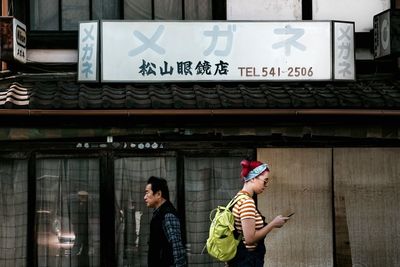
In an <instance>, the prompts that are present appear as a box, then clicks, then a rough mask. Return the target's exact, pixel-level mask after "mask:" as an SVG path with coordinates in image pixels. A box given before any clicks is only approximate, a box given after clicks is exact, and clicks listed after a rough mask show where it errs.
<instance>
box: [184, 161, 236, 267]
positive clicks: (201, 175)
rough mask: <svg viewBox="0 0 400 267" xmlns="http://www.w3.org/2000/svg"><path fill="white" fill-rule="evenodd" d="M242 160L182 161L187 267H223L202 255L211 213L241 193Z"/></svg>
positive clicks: (207, 256) (206, 255) (204, 254)
mask: <svg viewBox="0 0 400 267" xmlns="http://www.w3.org/2000/svg"><path fill="white" fill-rule="evenodd" d="M241 160H242V158H239V157H229V158H185V163H184V165H185V214H186V233H187V250H188V261H189V265H190V266H223V264H221V263H220V262H217V261H216V260H214V259H213V258H211V257H210V256H209V255H208V254H207V253H202V250H203V248H204V245H205V243H206V240H207V237H208V230H209V226H210V212H211V210H212V209H214V208H215V207H217V206H218V205H226V204H227V203H228V201H229V200H230V199H231V198H232V197H233V196H234V195H235V194H236V193H237V192H238V191H239V190H240V189H241V187H242V183H241V181H240V178H239V176H240V161H241Z"/></svg>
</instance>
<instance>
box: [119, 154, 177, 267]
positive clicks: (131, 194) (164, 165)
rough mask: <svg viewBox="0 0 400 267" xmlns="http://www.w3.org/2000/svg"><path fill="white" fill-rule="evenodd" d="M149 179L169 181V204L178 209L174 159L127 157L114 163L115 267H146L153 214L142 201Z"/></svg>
mask: <svg viewBox="0 0 400 267" xmlns="http://www.w3.org/2000/svg"><path fill="white" fill-rule="evenodd" d="M152 175H153V176H158V177H163V178H165V179H166V180H167V181H168V188H169V191H170V200H171V202H172V203H173V204H174V206H175V207H177V191H176V188H177V181H176V159H175V157H129V158H120V159H116V160H115V162H114V185H115V242H116V244H115V248H116V257H117V264H116V266H120V267H123V266H147V251H148V238H149V232H150V228H149V225H150V220H151V217H152V215H153V210H152V209H149V208H148V207H147V206H146V204H145V203H144V200H143V197H144V188H145V186H146V183H147V179H148V178H149V177H150V176H152Z"/></svg>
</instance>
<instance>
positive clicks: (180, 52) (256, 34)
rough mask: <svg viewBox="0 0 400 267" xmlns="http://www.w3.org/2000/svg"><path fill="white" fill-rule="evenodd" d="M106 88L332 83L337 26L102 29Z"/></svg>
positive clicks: (109, 25) (120, 25)
mask: <svg viewBox="0 0 400 267" xmlns="http://www.w3.org/2000/svg"><path fill="white" fill-rule="evenodd" d="M101 24H102V26H101V27H102V30H101V32H102V38H101V41H102V51H101V59H102V65H101V66H102V71H101V73H102V81H105V82H157V81H163V82H164V81H243V80H246V81H266V80H269V81H287V80H289V81H290V80H330V79H332V22H330V21H323V22H315V21H302V22H297V21H288V22H285V21H282V22H237V21H236V22H234V21H226V22H159V21H157V22H155V21H154V22H129V21H118V22H116V21H102V22H101Z"/></svg>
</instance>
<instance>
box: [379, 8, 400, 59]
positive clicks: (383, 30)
mask: <svg viewBox="0 0 400 267" xmlns="http://www.w3.org/2000/svg"><path fill="white" fill-rule="evenodd" d="M399 52H400V10H399V9H388V10H386V11H383V12H381V13H379V14H377V15H375V16H374V57H375V58H381V57H384V56H389V55H391V56H396V55H399Z"/></svg>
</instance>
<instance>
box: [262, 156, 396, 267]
mask: <svg viewBox="0 0 400 267" xmlns="http://www.w3.org/2000/svg"><path fill="white" fill-rule="evenodd" d="M257 156H258V159H260V160H262V161H266V162H268V163H269V164H270V166H271V175H270V177H271V178H272V180H271V183H270V185H269V188H268V189H267V190H266V192H264V194H262V195H260V196H259V197H258V201H259V202H258V205H259V208H260V210H261V212H262V213H263V214H264V215H265V216H266V218H267V220H272V219H273V218H274V216H276V215H277V214H288V213H289V212H291V211H294V212H296V214H295V215H293V217H292V218H291V219H290V221H289V222H288V223H287V224H286V225H285V226H284V227H283V228H282V229H280V230H274V231H273V232H272V233H271V234H270V235H268V237H267V239H266V245H267V254H266V264H265V265H266V266H333V265H334V264H335V263H336V264H335V265H336V266H376V267H378V266H379V267H380V266H400V254H399V253H398V251H399V247H400V224H399V223H398V222H399V220H400V197H399V191H400V148H334V149H331V148H271V149H270V148H263V149H258V152H257Z"/></svg>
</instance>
